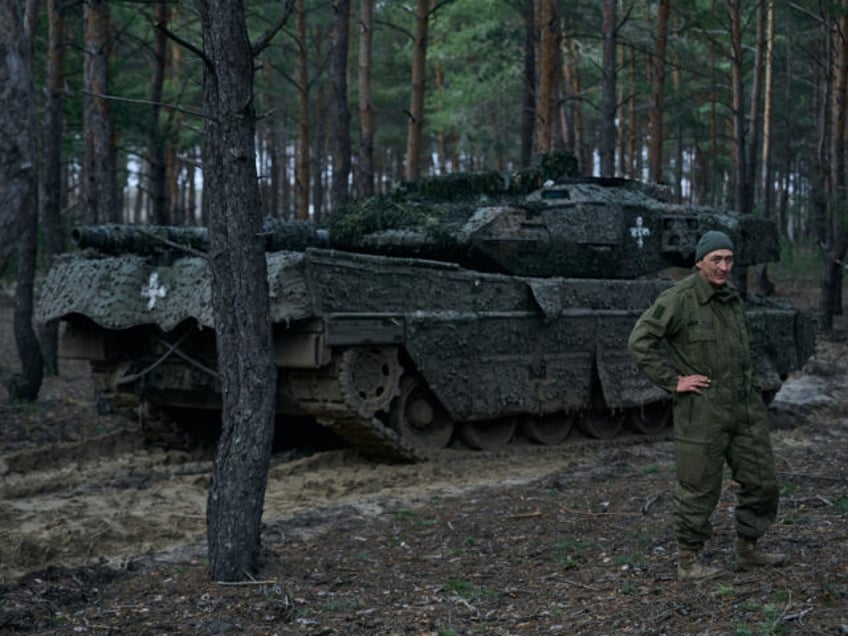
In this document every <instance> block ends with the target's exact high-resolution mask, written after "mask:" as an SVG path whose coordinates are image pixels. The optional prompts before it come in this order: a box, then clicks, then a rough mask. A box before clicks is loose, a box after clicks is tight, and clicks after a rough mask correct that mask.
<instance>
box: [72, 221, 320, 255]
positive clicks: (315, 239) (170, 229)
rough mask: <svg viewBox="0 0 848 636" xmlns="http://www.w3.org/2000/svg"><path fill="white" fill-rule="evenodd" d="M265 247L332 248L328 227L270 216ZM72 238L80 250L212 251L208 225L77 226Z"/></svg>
mask: <svg viewBox="0 0 848 636" xmlns="http://www.w3.org/2000/svg"><path fill="white" fill-rule="evenodd" d="M261 234H262V237H263V238H264V242H265V250H266V251H269V252H273V251H278V250H304V249H306V248H307V247H330V240H329V235H328V233H327V231H326V230H321V229H318V228H316V227H315V226H314V225H312V224H311V223H307V222H305V221H283V220H282V219H274V218H267V219H265V220H263V222H262V233H261ZM71 240H72V241H73V243H74V245H76V246H77V247H78V248H79V249H86V248H92V249H95V250H97V251H99V252H102V253H104V254H124V253H131V254H140V255H150V254H157V253H161V252H165V251H168V250H180V249H182V250H184V251H186V252H207V251H209V231H208V229H207V228H205V227H192V226H167V225H133V224H117V223H109V224H105V225H82V226H79V227H76V228H74V230H73V231H72V233H71Z"/></svg>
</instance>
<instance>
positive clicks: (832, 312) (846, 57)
mask: <svg viewBox="0 0 848 636" xmlns="http://www.w3.org/2000/svg"><path fill="white" fill-rule="evenodd" d="M839 8H840V11H839V12H838V13H837V14H836V17H834V18H833V28H832V30H831V31H832V43H833V48H834V51H833V63H832V68H833V71H832V75H833V90H832V94H831V101H830V137H829V139H830V153H829V154H830V162H829V165H828V176H829V179H830V183H829V185H830V187H829V189H828V190H827V191H828V192H830V197H829V199H828V201H827V219H828V222H827V228H826V239H825V245H826V250H825V256H826V258H825V263H824V272H823V276H822V295H821V305H822V307H821V310H822V316H823V318H822V323H823V324H822V328H823V329H825V330H827V331H830V330H832V328H833V316H839V315H842V263H843V261H844V259H845V252H846V236H845V233H846V231H845V221H844V220H843V217H844V211H845V205H846V203H848V196H846V193H845V187H846V177H845V150H844V148H845V141H846V128H848V125H846V116H848V112H846V110H848V35H846V30H845V29H848V16H846V14H845V11H846V9H848V0H842V1H841V2H840V7H839Z"/></svg>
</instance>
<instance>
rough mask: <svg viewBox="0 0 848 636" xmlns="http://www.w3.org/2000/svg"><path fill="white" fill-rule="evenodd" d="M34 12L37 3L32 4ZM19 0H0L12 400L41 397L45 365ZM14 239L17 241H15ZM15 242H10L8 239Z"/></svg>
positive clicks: (0, 198) (0, 163) (29, 91)
mask: <svg viewBox="0 0 848 636" xmlns="http://www.w3.org/2000/svg"><path fill="white" fill-rule="evenodd" d="M28 8H29V9H30V10H31V11H34V10H35V7H34V6H33V5H30V4H28ZM28 18H29V20H28V21H27V22H25V21H24V19H23V16H21V14H20V12H19V8H18V2H16V1H15V0H0V86H2V87H3V88H2V90H0V184H2V185H3V187H2V188H0V225H2V226H3V227H4V229H5V228H8V229H9V230H10V231H9V232H8V234H7V233H6V232H5V231H4V232H3V237H4V238H0V241H5V240H8V239H6V238H5V237H9V238H12V237H14V239H17V250H18V276H17V287H16V289H15V317H14V330H15V344H16V345H17V349H18V357H19V358H20V362H21V373H20V374H16V375H14V376H12V378H11V379H10V380H9V382H8V384H7V388H8V391H9V400H10V401H13V402H15V401H21V400H25V401H29V402H32V401H34V400H35V399H36V398H37V397H38V392H39V390H40V388H41V381H42V378H43V373H44V370H43V361H42V357H41V349H40V348H39V345H38V340H37V339H36V337H35V331H34V329H33V326H32V313H33V281H34V279H35V256H36V238H37V233H38V205H37V202H38V183H37V171H36V152H35V120H34V116H35V97H34V94H33V84H32V82H33V74H32V47H31V45H30V37H28V36H29V34H31V30H30V29H29V28H26V27H25V24H32V20H33V19H34V17H33V16H32V15H30V16H28ZM14 239H13V240H14ZM10 242H11V241H10Z"/></svg>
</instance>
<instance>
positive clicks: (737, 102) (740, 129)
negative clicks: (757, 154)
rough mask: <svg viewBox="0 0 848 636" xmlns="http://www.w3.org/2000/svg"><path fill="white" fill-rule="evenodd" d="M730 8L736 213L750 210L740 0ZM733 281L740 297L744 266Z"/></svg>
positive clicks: (745, 274)
mask: <svg viewBox="0 0 848 636" xmlns="http://www.w3.org/2000/svg"><path fill="white" fill-rule="evenodd" d="M727 5H728V8H729V10H730V51H731V52H730V89H731V99H730V101H731V111H732V116H733V168H734V174H733V180H732V181H733V193H734V196H733V207H734V208H735V209H736V211H737V212H739V213H740V214H747V213H749V212H750V211H751V209H750V204H749V201H748V197H747V193H748V191H749V187H750V186H749V183H748V174H747V167H748V155H747V152H746V150H745V97H744V93H743V81H742V76H743V57H744V49H743V46H742V6H741V5H742V3H741V0H728V2H727ZM733 282H734V283H735V284H736V287H737V289H738V290H739V293H740V294H742V296H743V297H745V296H747V294H748V270H747V268H745V267H737V268H735V269H734V270H733Z"/></svg>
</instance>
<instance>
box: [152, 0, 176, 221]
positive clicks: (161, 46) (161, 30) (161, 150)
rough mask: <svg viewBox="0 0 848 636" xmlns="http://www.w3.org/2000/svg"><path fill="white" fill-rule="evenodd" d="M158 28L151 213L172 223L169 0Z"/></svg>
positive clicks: (159, 8) (161, 7) (158, 15)
mask: <svg viewBox="0 0 848 636" xmlns="http://www.w3.org/2000/svg"><path fill="white" fill-rule="evenodd" d="M155 26H156V30H155V35H154V41H153V74H152V77H151V81H150V102H151V106H150V130H149V135H150V138H149V142H148V143H149V144H150V147H149V150H148V153H149V158H148V163H149V165H150V168H149V169H150V175H149V177H148V178H149V183H150V185H149V190H150V200H151V203H152V205H153V213H152V215H151V217H152V219H153V222H154V223H156V224H157V225H168V224H170V223H171V214H170V210H169V201H168V199H169V197H168V187H167V179H166V174H167V171H166V160H165V135H164V134H163V132H162V121H161V112H162V106H161V103H162V87H163V85H164V83H165V67H166V65H167V56H168V38H167V35H166V32H165V29H166V28H167V27H168V5H167V3H165V2H158V3H157V4H156V22H155Z"/></svg>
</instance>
